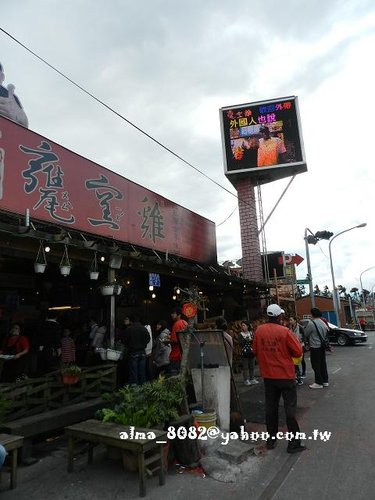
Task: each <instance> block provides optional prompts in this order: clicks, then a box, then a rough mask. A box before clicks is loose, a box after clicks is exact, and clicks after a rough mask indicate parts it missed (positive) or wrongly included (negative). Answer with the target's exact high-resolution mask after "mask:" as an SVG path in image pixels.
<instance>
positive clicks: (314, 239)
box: [304, 227, 333, 307]
mask: <svg viewBox="0 0 375 500" xmlns="http://www.w3.org/2000/svg"><path fill="white" fill-rule="evenodd" d="M308 232H309V233H310V234H309V235H308V234H307V233H308ZM331 236H333V233H331V232H329V231H317V232H316V233H315V234H314V233H313V232H312V231H311V230H310V229H309V228H308V227H307V228H306V229H305V237H304V240H305V247H306V263H307V279H308V281H309V289H310V301H311V307H315V296H314V289H313V279H312V274H311V264H310V251H309V243H311V244H312V245H316V244H317V243H318V241H319V240H329V239H330V237H331Z"/></svg>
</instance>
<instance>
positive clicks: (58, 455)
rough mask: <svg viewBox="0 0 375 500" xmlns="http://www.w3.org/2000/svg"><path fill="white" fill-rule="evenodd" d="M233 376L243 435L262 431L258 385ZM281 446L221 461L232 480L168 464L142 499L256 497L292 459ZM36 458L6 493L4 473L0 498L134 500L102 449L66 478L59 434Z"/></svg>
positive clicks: (123, 474) (134, 492) (133, 481)
mask: <svg viewBox="0 0 375 500" xmlns="http://www.w3.org/2000/svg"><path fill="white" fill-rule="evenodd" d="M235 378H236V383H237V387H238V392H239V395H240V399H241V401H242V405H243V410H244V414H245V416H246V420H247V421H248V424H247V426H246V429H247V431H249V432H255V431H259V432H262V431H265V426H264V396H263V383H262V382H261V381H260V383H259V384H257V385H254V386H244V385H243V384H242V376H241V374H237V375H236V377H235ZM303 404H304V403H303V402H302V405H303ZM305 409H306V408H304V407H303V406H302V408H301V411H302V412H304V410H305ZM283 419H284V415H283V411H280V429H281V430H284V429H283V428H282V426H283V424H284V420H283ZM217 444H218V443H217ZM221 448H222V447H221ZM284 448H286V443H285V446H284V444H282V445H280V446H279V447H278V449H277V450H273V451H272V452H269V451H267V450H266V449H265V444H264V442H258V443H255V449H254V451H255V454H251V455H250V456H249V458H248V459H247V460H245V461H244V462H243V463H241V464H239V465H236V464H230V463H229V462H225V461H224V462H222V464H221V465H222V467H221V469H222V472H223V473H224V474H222V475H220V477H222V478H223V479H224V480H228V479H229V480H231V481H233V482H221V481H218V480H215V479H212V478H211V477H208V476H205V477H202V476H203V474H202V471H201V472H199V471H198V472H195V471H187V470H186V469H181V468H178V467H176V466H173V465H171V466H170V468H169V471H168V474H167V475H166V484H165V485H164V486H159V484H158V477H157V475H156V476H155V477H151V478H148V479H147V481H146V486H147V498H150V499H160V498H163V500H172V499H173V500H175V499H176V500H179V499H186V498H192V499H194V500H201V499H202V500H203V499H206V498H208V497H210V498H217V499H221V498H223V499H224V498H225V499H227V498H231V500H235V499H242V498H245V497H250V498H258V497H259V496H260V495H261V494H262V491H264V489H265V487H267V485H271V486H272V480H273V479H274V477H275V475H276V474H277V471H279V470H280V468H282V467H283V466H287V467H289V465H288V464H291V463H292V462H291V460H292V457H291V456H290V455H288V454H287V453H286V452H285V449H284ZM35 455H36V456H37V457H38V458H40V460H39V462H38V463H36V464H34V465H31V466H27V467H25V466H20V467H19V475H18V486H17V488H16V489H15V490H7V487H8V477H7V476H8V475H7V474H4V475H3V482H2V483H1V484H0V492H1V498H2V499H3V500H33V499H38V500H39V499H41V500H43V499H49V498H51V497H52V498H54V499H56V500H63V499H69V500H78V499H79V500H86V499H87V500H93V499H96V498H100V499H101V500H107V499H108V500H110V499H117V498H126V499H131V498H139V495H138V476H137V473H133V472H128V471H124V470H123V468H122V464H121V462H120V461H115V460H110V459H108V458H107V457H106V450H105V448H104V447H98V448H96V449H95V452H94V463H93V464H92V465H88V464H87V456H86V455H81V456H79V457H78V458H77V459H76V460H75V465H74V467H75V470H74V472H73V473H71V474H69V473H68V472H67V450H66V440H65V438H64V436H61V437H59V438H57V439H55V440H51V441H49V442H44V443H40V444H39V445H38V446H37V447H36V453H35ZM276 457H277V460H275V458H276ZM219 460H220V459H219Z"/></svg>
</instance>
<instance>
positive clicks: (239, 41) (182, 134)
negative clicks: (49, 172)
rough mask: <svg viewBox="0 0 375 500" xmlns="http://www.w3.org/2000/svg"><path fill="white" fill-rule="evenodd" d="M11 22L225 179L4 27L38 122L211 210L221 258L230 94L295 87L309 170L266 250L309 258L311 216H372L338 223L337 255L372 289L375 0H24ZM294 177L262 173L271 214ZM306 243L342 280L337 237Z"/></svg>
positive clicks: (63, 139)
mask: <svg viewBox="0 0 375 500" xmlns="http://www.w3.org/2000/svg"><path fill="white" fill-rule="evenodd" d="M0 27H1V28H2V29H3V30H5V31H7V32H8V33H9V34H11V35H12V36H13V37H14V38H16V39H18V40H19V41H20V42H22V43H23V44H24V45H26V46H27V47H28V48H30V49H31V50H32V51H34V52H35V53H37V54H38V55H39V56H41V57H42V58H44V59H45V60H47V61H48V62H49V63H50V64H52V65H54V66H55V67H57V68H58V69H59V70H60V71H61V72H63V73H64V74H66V75H67V76H69V77H70V78H71V79H72V80H74V81H75V82H77V83H78V84H79V85H81V86H82V87H84V88H85V89H87V90H88V91H89V92H91V93H92V94H94V95H95V96H96V97H98V98H99V99H101V100H102V101H104V102H105V103H106V104H108V105H109V106H111V107H113V108H114V109H115V110H116V111H118V112H119V113H120V114H122V115H124V116H125V117H126V118H127V119H128V120H130V121H131V122H133V123H135V124H136V125H137V126H138V127H140V128H142V129H144V130H145V131H146V132H147V133H148V134H150V135H151V136H153V137H155V138H156V139H157V140H158V141H160V142H161V143H163V144H164V145H166V146H167V147H168V148H170V149H171V150H173V151H175V152H176V153H177V154H178V155H180V156H181V157H183V158H184V159H185V160H187V161H188V162H190V163H191V164H193V165H194V166H195V167H197V168H198V169H199V170H202V171H203V172H204V173H205V174H206V175H208V176H209V177H211V178H212V179H214V180H215V182H216V183H217V184H219V185H220V186H223V187H224V188H225V189H222V188H221V187H220V186H218V185H217V184H215V183H214V182H211V181H210V180H209V179H207V178H206V177H204V176H202V175H201V174H199V173H198V172H197V171H195V170H193V169H192V168H191V167H189V166H187V165H186V164H185V163H183V162H182V161H181V160H179V159H177V158H176V157H174V156H173V155H171V154H170V153H168V152H167V151H166V150H164V149H162V148H161V147H160V146H158V145H157V144H155V143H154V142H152V141H150V139H148V138H147V137H145V136H144V135H142V134H141V133H140V132H138V131H137V130H135V129H134V128H133V127H131V126H130V125H129V124H127V123H126V122H124V121H123V120H121V119H120V118H119V117H117V116H116V115H114V114H113V113H111V112H110V111H108V110H106V109H105V108H103V107H102V106H101V105H100V104H98V103H97V102H95V101H94V100H93V99H91V98H90V97H89V96H87V95H86V94H84V93H83V92H82V91H81V90H79V89H77V88H76V87H75V86H73V85H72V84H71V83H69V82H68V81H67V80H65V79H63V78H62V77H61V76H59V75H58V74H57V73H56V72H54V71H53V70H51V69H50V68H49V67H48V66H46V65H45V64H43V63H42V62H40V61H39V60H38V59H36V58H35V57H34V56H33V55H31V54H30V53H29V52H28V51H26V50H25V49H24V48H22V47H21V46H20V45H19V44H17V43H16V42H15V41H14V40H12V39H11V38H10V37H9V36H7V35H5V34H4V33H3V32H0V62H1V63H2V64H3V66H4V70H5V77H6V80H5V85H7V84H9V83H13V84H14V85H15V87H16V91H15V92H16V94H17V95H18V96H19V98H20V99H21V102H22V105H23V107H24V109H25V111H26V114H27V116H28V119H29V127H30V129H31V130H34V131H35V132H37V133H39V134H41V135H44V136H46V137H48V138H49V139H51V140H53V141H55V142H57V143H59V144H62V145H63V146H65V147H67V148H69V149H71V150H73V151H75V152H77V153H79V154H80V155H82V156H85V157H86V158H89V159H90V160H93V161H95V162H97V163H99V164H101V165H103V166H105V167H107V168H109V169H111V170H113V171H115V172H117V173H118V174H120V175H123V176H124V177H126V178H128V179H130V180H132V181H134V182H137V183H139V184H141V185H143V186H145V187H146V188H148V189H151V190H153V191H155V192H157V193H159V194H161V195H162V196H165V197H166V198H169V199H170V200H172V201H175V202H176V203H179V204H180V205H182V206H184V207H186V208H188V209H190V210H193V211H194V212H197V213H198V214H200V215H202V216H204V217H206V218H208V219H210V220H212V221H214V222H215V223H216V224H217V228H216V235H217V249H218V261H219V262H223V261H225V260H232V261H235V260H237V259H239V258H241V238H240V225H239V215H238V209H236V207H237V199H236V197H235V196H233V195H232V194H230V193H228V191H230V192H231V193H233V194H234V195H235V194H236V193H235V190H234V188H233V186H232V185H231V183H230V182H229V181H228V180H227V179H226V177H225V175H224V166H223V157H222V144H221V133H220V121H219V109H220V108H221V107H224V106H230V105H235V104H241V103H251V102H254V101H262V100H267V99H273V98H278V97H284V96H291V95H296V96H298V99H299V108H300V115H301V123H302V132H303V140H304V145H305V153H306V159H307V167H308V171H307V172H306V173H303V174H299V175H297V176H296V177H295V179H294V181H293V182H292V183H291V185H290V187H289V188H288V190H287V192H286V194H285V196H284V197H283V199H282V200H281V202H280V204H279V205H278V207H277V209H276V211H275V213H274V214H273V215H272V217H271V218H270V220H269V222H268V223H267V225H266V227H265V231H266V242H267V248H266V250H267V251H284V252H285V253H290V254H298V255H301V256H302V257H305V243H304V234H305V230H306V228H308V229H309V230H311V231H312V232H313V233H315V232H316V231H320V230H329V231H332V232H333V233H334V234H337V233H339V232H341V231H343V230H345V229H348V228H351V227H354V226H356V225H358V224H361V223H363V222H366V223H367V226H366V227H365V228H361V229H353V230H352V231H348V232H347V233H345V234H343V235H340V236H339V237H337V239H336V240H335V241H334V242H333V243H332V245H331V248H332V262H333V267H334V274H335V280H336V285H342V286H345V287H346V288H347V289H350V288H352V287H357V288H359V287H360V286H359V285H360V281H359V278H360V275H361V274H362V283H363V286H364V288H366V289H368V290H371V289H372V287H373V286H374V288H375V267H374V269H370V270H369V271H366V269H368V268H371V267H373V266H375V252H374V249H375V231H374V223H373V213H374V201H373V200H374V189H375V173H374V167H375V165H374V153H373V151H374V142H375V137H374V134H373V131H372V129H371V126H372V119H373V118H374V117H375V107H374V98H373V89H374V77H373V67H374V64H373V60H374V53H375V4H374V3H373V2H372V1H371V0H324V2H322V1H321V0H311V1H309V2H307V1H305V2H301V0H284V1H283V2H279V1H277V0H252V1H251V2H245V1H238V2H234V3H233V2H228V1H227V0H206V1H205V2H202V1H198V0H191V1H189V0H188V1H186V2H179V1H178V0H144V1H143V2H134V1H130V0H107V2H105V3H103V2H99V1H98V0H75V1H73V0H65V1H64V2H61V1H60V0H58V1H57V0H14V1H13V2H6V3H4V5H3V6H2V8H1V18H0ZM371 155H372V156H371ZM289 181H290V179H282V180H279V181H275V182H273V183H269V184H266V185H264V186H262V202H263V212H264V218H266V217H267V215H268V214H269V213H270V211H271V210H272V209H273V207H274V205H275V203H276V202H277V200H278V199H279V197H280V195H281V194H282V192H283V191H284V189H285V187H286V186H287V184H288V182H289ZM232 212H233V215H231V216H230V214H231V213H232ZM229 216H230V217H229ZM224 221H225V222H224ZM309 248H310V259H311V268H312V276H313V281H314V284H318V285H319V287H320V288H323V287H324V286H325V285H328V287H329V288H330V289H332V281H331V272H330V262H329V256H328V242H327V241H321V242H320V243H319V244H317V245H316V246H313V245H310V247H309ZM364 271H366V272H364ZM306 273H307V268H306V260H304V262H303V263H302V264H300V265H299V266H298V267H297V277H298V278H305V277H306Z"/></svg>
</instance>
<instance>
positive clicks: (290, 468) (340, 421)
mask: <svg viewBox="0 0 375 500" xmlns="http://www.w3.org/2000/svg"><path fill="white" fill-rule="evenodd" d="M327 359H328V369H329V375H330V386H329V387H328V388H325V389H322V390H315V391H313V390H311V389H309V388H308V384H309V383H311V382H313V374H312V370H311V367H310V363H309V361H308V363H307V366H308V372H307V375H308V376H307V379H306V383H305V385H303V386H301V387H299V388H298V398H299V399H298V406H299V410H298V418H299V422H300V427H301V431H303V432H305V433H306V434H307V435H311V436H312V435H313V431H314V429H317V430H319V431H328V432H331V433H332V435H331V438H330V439H329V440H328V441H326V442H323V441H320V440H314V439H310V440H307V442H306V444H307V446H308V450H307V451H305V452H303V453H301V454H297V455H288V454H287V453H286V445H287V443H286V442H285V443H284V442H280V443H279V445H278V446H277V447H276V448H275V449H274V450H269V451H265V452H264V445H263V444H260V445H259V446H258V447H257V448H258V451H259V452H260V455H259V456H254V457H253V458H252V459H251V460H250V461H249V462H248V463H247V466H246V468H244V469H243V470H242V469H241V471H240V473H239V474H238V475H237V476H236V482H234V483H233V482H232V483H222V482H219V481H215V480H213V479H212V478H209V477H205V478H203V477H200V476H199V475H197V474H192V473H184V474H179V473H178V472H175V471H174V470H173V468H172V470H170V472H169V473H168V476H167V482H166V485H165V486H162V487H159V486H158V484H157V478H151V479H149V480H148V481H147V487H148V493H147V498H149V499H151V500H154V499H155V500H156V499H160V498H163V500H172V499H173V500H179V499H181V500H182V499H183V500H185V499H186V498H194V500H203V499H207V498H216V499H227V498H231V499H232V500H237V499H238V500H239V499H243V498H251V499H254V500H289V499H290V498H303V500H328V499H329V500H336V499H337V500H361V499H366V500H367V499H371V498H375V493H374V486H373V484H372V477H373V471H374V469H375V418H374V415H375V397H374V394H375V377H374V366H375V332H369V341H368V343H367V344H363V345H358V346H354V347H339V346H337V347H335V348H334V353H333V354H332V355H329V356H328V357H327ZM260 389H261V388H260V386H259V387H258V386H255V387H254V388H253V387H250V388H246V389H244V388H243V387H242V385H241V391H243V390H246V391H249V392H248V395H250V396H252V397H253V398H254V401H255V400H256V401H258V399H259V397H260V395H261V394H262V391H261V390H260ZM251 391H253V392H251ZM281 411H282V410H281ZM250 426H252V427H253V428H254V429H259V430H264V425H263V424H261V423H259V422H258V423H255V424H250ZM282 430H285V427H284V428H283V429H282ZM262 450H263V452H262ZM0 492H1V498H2V500H34V499H38V500H44V499H49V498H54V499H55V500H62V499H69V500H86V499H87V500H95V499H97V498H98V499H99V498H100V499H101V500H110V499H117V498H118V499H119V498H122V499H130V498H138V484H137V479H136V476H135V475H134V474H132V473H128V472H126V473H124V471H123V470H122V468H121V464H120V463H117V462H113V461H109V460H105V459H104V457H103V459H101V457H100V456H97V457H96V458H95V460H94V464H93V465H90V466H87V464H86V459H85V457H81V458H79V459H78V460H77V461H76V464H75V472H74V473H72V474H68V473H67V472H66V449H65V443H64V442H62V443H61V446H57V447H56V449H55V450H54V451H53V452H52V453H50V454H48V455H46V456H44V457H43V458H42V460H40V462H38V463H37V464H35V465H32V466H29V467H21V468H20V474H19V484H18V487H17V489H16V490H13V491H9V490H6V485H5V484H4V482H3V483H2V485H1V486H0Z"/></svg>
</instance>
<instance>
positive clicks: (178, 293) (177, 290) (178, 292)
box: [176, 287, 181, 295]
mask: <svg viewBox="0 0 375 500" xmlns="http://www.w3.org/2000/svg"><path fill="white" fill-rule="evenodd" d="M176 293H177V295H180V293H181V290H180V289H179V288H178V287H177V288H176Z"/></svg>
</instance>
